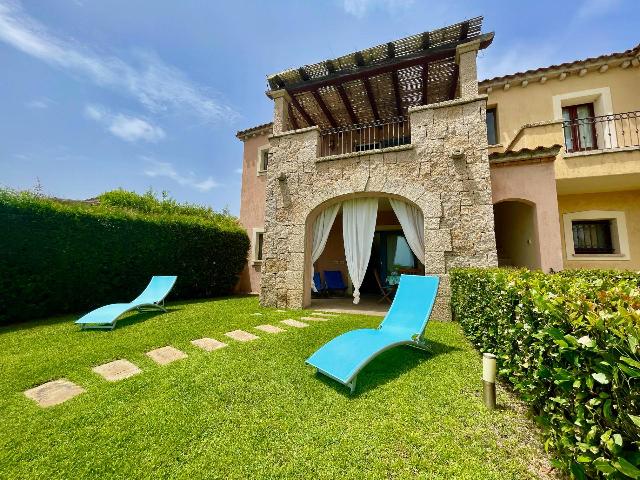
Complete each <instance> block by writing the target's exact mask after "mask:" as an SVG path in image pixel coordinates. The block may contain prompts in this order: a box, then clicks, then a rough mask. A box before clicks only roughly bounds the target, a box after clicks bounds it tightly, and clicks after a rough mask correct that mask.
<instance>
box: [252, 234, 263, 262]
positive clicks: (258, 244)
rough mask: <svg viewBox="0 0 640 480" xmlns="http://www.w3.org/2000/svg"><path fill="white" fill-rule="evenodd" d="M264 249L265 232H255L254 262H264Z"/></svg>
mask: <svg viewBox="0 0 640 480" xmlns="http://www.w3.org/2000/svg"><path fill="white" fill-rule="evenodd" d="M263 247H264V232H261V231H255V232H254V258H253V260H254V261H256V262H261V261H262V250H263Z"/></svg>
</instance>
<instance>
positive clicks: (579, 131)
mask: <svg viewBox="0 0 640 480" xmlns="http://www.w3.org/2000/svg"><path fill="white" fill-rule="evenodd" d="M563 128H564V142H565V147H566V149H567V152H569V153H571V152H583V151H588V150H608V149H616V148H625V147H640V111H637V112H626V113H614V114H611V115H601V116H596V117H586V118H578V119H575V120H571V121H565V122H563Z"/></svg>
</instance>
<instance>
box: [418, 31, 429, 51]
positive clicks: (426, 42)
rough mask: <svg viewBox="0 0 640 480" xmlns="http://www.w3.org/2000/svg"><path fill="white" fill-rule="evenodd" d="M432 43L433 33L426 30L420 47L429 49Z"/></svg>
mask: <svg viewBox="0 0 640 480" xmlns="http://www.w3.org/2000/svg"><path fill="white" fill-rule="evenodd" d="M430 45H431V35H429V32H424V33H423V34H422V41H421V45H420V47H421V48H422V50H429V46H430Z"/></svg>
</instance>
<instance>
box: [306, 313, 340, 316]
mask: <svg viewBox="0 0 640 480" xmlns="http://www.w3.org/2000/svg"><path fill="white" fill-rule="evenodd" d="M311 315H316V316H319V317H337V316H338V315H336V314H335V313H324V312H313V313H311Z"/></svg>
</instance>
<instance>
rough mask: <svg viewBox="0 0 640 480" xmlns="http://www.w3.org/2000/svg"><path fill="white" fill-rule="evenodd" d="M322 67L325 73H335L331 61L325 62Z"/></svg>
mask: <svg viewBox="0 0 640 480" xmlns="http://www.w3.org/2000/svg"><path fill="white" fill-rule="evenodd" d="M324 66H325V67H326V68H327V72H329V73H336V66H335V65H334V63H333V61H331V60H327V61H326V62H324Z"/></svg>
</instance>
